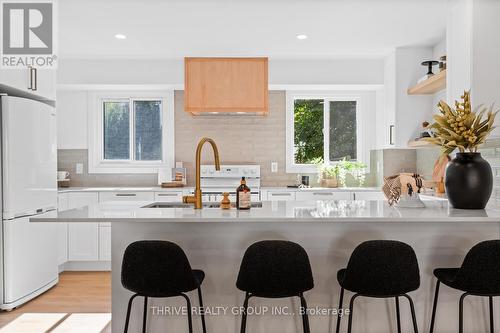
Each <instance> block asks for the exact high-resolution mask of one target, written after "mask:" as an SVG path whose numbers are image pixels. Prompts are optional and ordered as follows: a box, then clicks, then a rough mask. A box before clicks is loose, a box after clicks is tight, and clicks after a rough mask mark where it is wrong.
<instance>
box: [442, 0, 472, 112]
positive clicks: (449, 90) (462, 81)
mask: <svg viewBox="0 0 500 333" xmlns="http://www.w3.org/2000/svg"><path fill="white" fill-rule="evenodd" d="M450 6H451V7H450V10H449V12H448V17H447V26H446V43H447V45H446V48H447V50H448V71H447V80H446V95H447V96H446V99H447V100H448V103H453V102H454V101H455V100H456V99H459V98H460V96H461V95H462V94H463V92H464V90H468V89H470V88H471V68H472V59H471V56H472V7H473V5H472V0H457V1H456V2H454V3H452V4H450Z"/></svg>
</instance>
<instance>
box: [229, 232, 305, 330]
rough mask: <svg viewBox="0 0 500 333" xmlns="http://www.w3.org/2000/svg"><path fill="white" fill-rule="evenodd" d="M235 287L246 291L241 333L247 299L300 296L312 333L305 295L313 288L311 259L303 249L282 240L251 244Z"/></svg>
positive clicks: (244, 326)
mask: <svg viewBox="0 0 500 333" xmlns="http://www.w3.org/2000/svg"><path fill="white" fill-rule="evenodd" d="M236 287H238V289H240V290H242V291H244V292H245V293H246V294H245V302H244V303H243V307H244V312H243V316H242V321H241V333H245V330H246V321H247V309H248V300H249V299H250V298H251V297H263V298H284V297H295V296H297V297H299V298H300V304H301V307H302V309H303V314H302V325H303V329H304V332H305V333H309V332H310V330H309V319H308V315H307V311H306V309H307V303H306V299H305V298H304V294H303V293H304V292H305V291H307V290H311V289H312V288H313V287H314V282H313V276H312V271H311V264H310V263H309V257H308V256H307V253H306V251H305V250H304V248H302V246H300V245H298V244H296V243H293V242H289V241H280V240H267V241H261V242H257V243H254V244H252V245H251V246H250V247H249V248H248V249H247V250H246V252H245V255H244V256H243V260H242V262H241V266H240V272H239V274H238V280H237V282H236Z"/></svg>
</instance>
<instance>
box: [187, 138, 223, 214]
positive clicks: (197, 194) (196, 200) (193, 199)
mask: <svg viewBox="0 0 500 333" xmlns="http://www.w3.org/2000/svg"><path fill="white" fill-rule="evenodd" d="M206 142H208V143H210V145H211V146H212V149H213V151H214V159H215V170H217V171H219V170H220V163H219V150H218V149H217V145H216V144H215V141H214V140H212V139H210V138H202V139H201V140H200V142H198V147H196V188H195V190H194V195H185V196H183V197H182V201H183V202H184V203H193V204H194V209H201V208H203V204H202V201H201V196H202V193H201V185H200V176H201V175H200V165H201V149H202V148H203V145H204V144H205V143H206Z"/></svg>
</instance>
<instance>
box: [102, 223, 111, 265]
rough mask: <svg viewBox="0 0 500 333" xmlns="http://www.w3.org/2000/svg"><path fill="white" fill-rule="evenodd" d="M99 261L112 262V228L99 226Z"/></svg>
mask: <svg viewBox="0 0 500 333" xmlns="http://www.w3.org/2000/svg"><path fill="white" fill-rule="evenodd" d="M99 260H101V261H111V227H103V226H99Z"/></svg>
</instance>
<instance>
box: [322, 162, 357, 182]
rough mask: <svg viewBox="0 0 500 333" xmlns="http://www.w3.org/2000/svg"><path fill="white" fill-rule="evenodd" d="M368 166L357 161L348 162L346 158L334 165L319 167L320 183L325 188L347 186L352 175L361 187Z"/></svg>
mask: <svg viewBox="0 0 500 333" xmlns="http://www.w3.org/2000/svg"><path fill="white" fill-rule="evenodd" d="M365 171H366V164H364V163H361V162H357V161H348V160H347V159H346V158H344V159H343V160H341V161H338V162H336V163H335V164H333V165H328V164H321V165H320V166H319V173H318V177H319V183H320V184H321V186H324V187H338V185H339V183H340V185H341V186H346V178H347V175H351V176H352V177H353V178H354V180H355V181H356V182H357V183H358V185H359V186H362V185H363V183H364V181H365Z"/></svg>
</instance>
